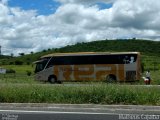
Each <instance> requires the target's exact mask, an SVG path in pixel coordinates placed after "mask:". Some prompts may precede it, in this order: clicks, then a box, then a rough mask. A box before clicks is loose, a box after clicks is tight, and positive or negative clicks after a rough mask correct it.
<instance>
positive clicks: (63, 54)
mask: <svg viewBox="0 0 160 120" xmlns="http://www.w3.org/2000/svg"><path fill="white" fill-rule="evenodd" d="M119 54H140V53H139V52H76V53H53V54H48V55H44V56H42V57H41V58H46V57H53V56H77V55H119Z"/></svg>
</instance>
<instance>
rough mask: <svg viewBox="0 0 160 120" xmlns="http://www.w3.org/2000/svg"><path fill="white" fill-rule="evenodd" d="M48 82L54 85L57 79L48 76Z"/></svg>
mask: <svg viewBox="0 0 160 120" xmlns="http://www.w3.org/2000/svg"><path fill="white" fill-rule="evenodd" d="M48 81H49V82H50V83H51V84H54V83H56V81H57V79H56V77H55V76H50V77H49V79H48Z"/></svg>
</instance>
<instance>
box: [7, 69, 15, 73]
mask: <svg viewBox="0 0 160 120" xmlns="http://www.w3.org/2000/svg"><path fill="white" fill-rule="evenodd" d="M6 73H16V71H15V70H13V69H7V70H6Z"/></svg>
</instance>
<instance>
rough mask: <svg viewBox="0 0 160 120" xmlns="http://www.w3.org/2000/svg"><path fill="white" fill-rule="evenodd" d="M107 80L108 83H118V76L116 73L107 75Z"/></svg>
mask: <svg viewBox="0 0 160 120" xmlns="http://www.w3.org/2000/svg"><path fill="white" fill-rule="evenodd" d="M106 81H107V82H108V83H116V82H117V81H116V76H115V75H108V76H107V77H106Z"/></svg>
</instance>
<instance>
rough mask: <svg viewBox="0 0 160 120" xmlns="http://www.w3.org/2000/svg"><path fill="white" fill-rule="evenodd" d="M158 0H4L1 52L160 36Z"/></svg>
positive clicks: (0, 1)
mask: <svg viewBox="0 0 160 120" xmlns="http://www.w3.org/2000/svg"><path fill="white" fill-rule="evenodd" d="M159 6H160V0H0V46H1V47H2V49H1V50H2V54H5V55H11V53H12V54H14V55H18V54H19V53H26V54H27V53H30V52H38V51H42V50H44V49H49V48H60V47H64V46H67V45H74V44H76V43H81V42H90V41H96V40H105V39H112V40H115V39H128V38H141V39H150V40H154V41H159V40H160V24H159V21H160V7H159Z"/></svg>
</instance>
